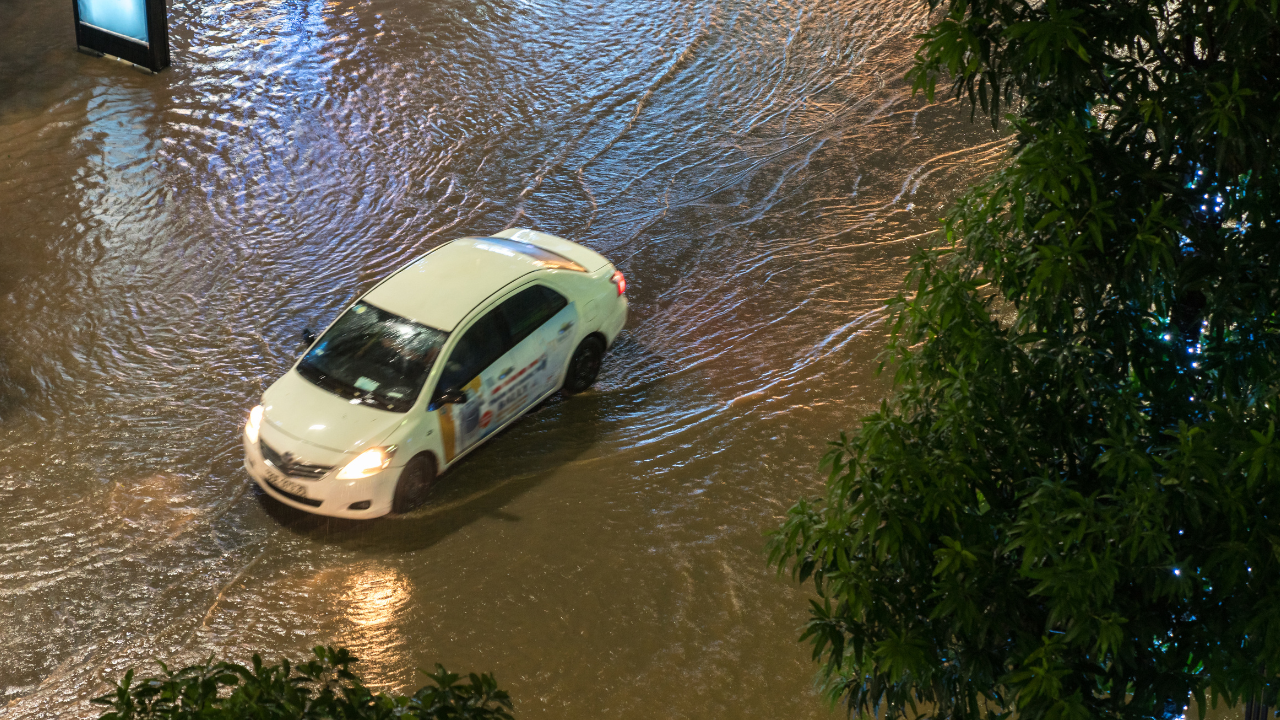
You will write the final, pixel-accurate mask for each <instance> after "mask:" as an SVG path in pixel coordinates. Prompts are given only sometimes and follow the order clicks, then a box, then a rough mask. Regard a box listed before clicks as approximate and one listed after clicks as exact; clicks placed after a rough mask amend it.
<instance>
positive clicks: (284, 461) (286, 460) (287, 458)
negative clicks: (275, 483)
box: [280, 452, 297, 473]
mask: <svg viewBox="0 0 1280 720" xmlns="http://www.w3.org/2000/svg"><path fill="white" fill-rule="evenodd" d="M296 459H297V458H295V457H294V455H293V453H291V452H287V453H285V454H284V455H281V456H280V463H281V465H282V466H283V467H281V468H280V469H281V470H284V471H285V472H286V473H288V472H289V471H291V470H293V461H294V460H296Z"/></svg>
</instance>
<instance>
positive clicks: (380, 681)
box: [338, 567, 414, 690]
mask: <svg viewBox="0 0 1280 720" xmlns="http://www.w3.org/2000/svg"><path fill="white" fill-rule="evenodd" d="M411 594H412V586H411V585H410V584H409V581H408V579H407V578H405V577H404V575H402V574H401V573H400V572H399V571H398V570H396V569H394V568H387V567H370V568H366V569H364V570H362V571H359V572H357V573H355V574H353V575H350V576H348V577H347V579H346V580H345V581H344V583H343V587H342V594H341V595H340V597H339V599H338V606H339V608H341V610H342V611H343V613H344V614H345V616H346V620H347V621H348V622H350V623H351V625H352V626H354V627H353V628H352V629H351V630H349V631H347V632H344V633H343V634H342V635H341V636H340V637H339V638H338V642H339V643H340V644H342V645H345V646H346V647H348V648H350V649H351V651H352V652H353V653H355V655H356V657H358V658H360V660H361V662H360V667H359V668H358V670H359V672H360V674H361V676H362V677H363V678H364V680H365V682H366V683H367V684H368V685H369V686H370V687H375V688H378V689H387V690H404V689H407V686H408V684H409V683H411V682H412V681H413V680H414V677H413V667H412V663H411V660H410V657H409V651H408V641H407V638H406V637H405V633H404V624H405V614H406V611H407V610H408V608H409V599H410V597H411Z"/></svg>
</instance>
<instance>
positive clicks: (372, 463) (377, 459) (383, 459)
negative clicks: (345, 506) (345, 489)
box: [338, 447, 396, 480]
mask: <svg viewBox="0 0 1280 720" xmlns="http://www.w3.org/2000/svg"><path fill="white" fill-rule="evenodd" d="M395 454H396V449H395V448H393V447H389V448H369V449H368V450H365V451H364V452H362V453H360V454H359V455H357V456H356V459H355V460H352V461H351V462H349V463H347V465H346V467H344V468H342V469H341V470H339V471H338V479H339V480H359V479H360V478H366V477H369V476H370V475H376V474H378V473H380V472H382V471H383V470H385V469H386V468H387V466H388V465H390V464H391V458H393V457H395Z"/></svg>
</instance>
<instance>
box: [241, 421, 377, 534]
mask: <svg viewBox="0 0 1280 720" xmlns="http://www.w3.org/2000/svg"><path fill="white" fill-rule="evenodd" d="M241 441H242V443H243V445H244V469H245V471H246V472H248V473H249V477H251V478H253V481H254V482H255V483H257V484H258V487H260V488H262V491H263V492H265V493H266V494H267V495H270V496H271V497H272V498H274V499H275V500H278V501H280V502H281V503H283V504H285V505H288V506H289V507H292V508H297V509H298V510H303V511H306V512H309V513H315V514H317V515H328V516H329V517H340V518H350V519H353V520H368V519H371V518H376V517H381V516H382V515H386V514H387V513H389V512H391V499H392V496H393V495H394V494H395V487H396V481H397V480H399V479H400V471H401V470H402V468H401V467H398V466H393V467H389V468H387V469H386V470H383V471H382V472H380V473H378V474H376V475H370V476H369V477H366V478H360V479H359V480H338V479H337V478H336V477H335V476H336V475H337V472H338V471H337V468H334V470H332V471H330V472H329V473H328V474H327V475H325V476H323V477H321V478H319V479H315V480H313V479H310V478H297V477H287V476H286V475H285V474H284V473H282V472H280V471H279V470H278V469H276V468H274V467H272V466H271V465H270V464H269V463H268V462H267V461H266V460H264V459H263V457H262V450H261V449H260V448H259V447H258V443H257V442H251V441H250V440H249V436H248V434H247V433H244V434H242V436H241ZM365 501H368V503H369V506H368V507H367V508H365V509H360V510H356V509H352V508H351V506H352V505H354V504H359V503H363V502H365Z"/></svg>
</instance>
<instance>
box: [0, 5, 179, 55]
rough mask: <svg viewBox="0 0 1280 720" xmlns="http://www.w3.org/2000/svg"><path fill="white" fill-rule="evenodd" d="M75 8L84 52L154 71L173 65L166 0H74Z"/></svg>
mask: <svg viewBox="0 0 1280 720" xmlns="http://www.w3.org/2000/svg"><path fill="white" fill-rule="evenodd" d="M3 1H4V0H0V2H3ZM71 10H72V13H73V14H74V15H75V20H76V47H77V48H79V49H80V50H81V51H82V52H86V53H88V54H90V55H99V56H101V55H111V56H113V57H117V58H120V59H121V60H127V61H129V62H131V63H133V64H134V65H137V66H138V67H141V68H145V69H147V70H150V71H151V72H160V70H161V69H163V68H166V67H168V66H169V21H168V18H167V15H168V12H167V8H165V0H71Z"/></svg>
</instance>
